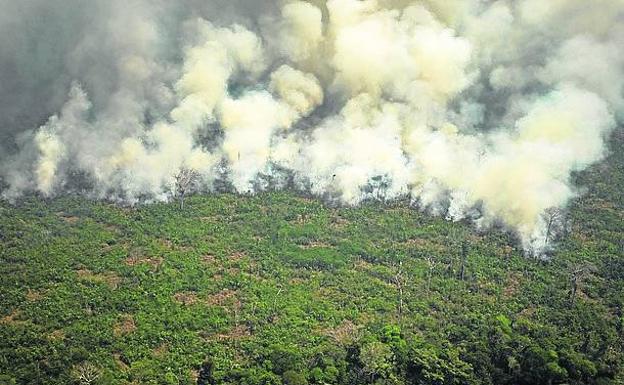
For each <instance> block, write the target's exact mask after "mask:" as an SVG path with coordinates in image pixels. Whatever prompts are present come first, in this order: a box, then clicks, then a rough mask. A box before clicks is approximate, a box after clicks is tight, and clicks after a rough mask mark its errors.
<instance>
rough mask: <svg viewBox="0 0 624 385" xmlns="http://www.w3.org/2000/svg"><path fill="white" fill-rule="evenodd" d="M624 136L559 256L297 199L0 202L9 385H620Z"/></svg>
mask: <svg viewBox="0 0 624 385" xmlns="http://www.w3.org/2000/svg"><path fill="white" fill-rule="evenodd" d="M623 146H624V136H623V135H622V133H621V132H620V133H617V134H615V135H614V137H613V139H612V141H611V155H609V157H608V158H607V159H606V160H605V161H603V162H601V163H599V164H596V165H594V166H592V167H591V168H589V169H588V170H586V171H583V172H581V173H578V174H577V175H575V176H574V178H575V183H576V185H577V186H578V188H579V190H580V191H581V192H582V194H581V195H580V196H579V197H578V198H577V199H576V200H574V201H573V202H572V203H571V205H570V207H569V208H568V210H567V214H566V221H565V231H564V232H563V234H562V235H561V236H560V237H559V239H558V240H557V244H556V248H555V249H554V250H553V251H552V253H551V254H550V255H549V256H548V258H540V259H536V258H527V257H525V256H524V255H523V252H522V250H521V247H520V246H519V245H518V241H517V239H515V237H514V236H513V234H510V233H509V232H508V231H506V230H505V229H504V228H502V227H501V228H498V227H493V228H489V229H481V230H479V229H476V228H475V227H474V226H472V225H471V224H470V223H453V222H449V221H446V220H444V219H443V218H440V217H433V216H431V215H428V214H427V213H423V212H422V211H420V210H418V209H416V208H414V207H411V206H410V205H409V202H402V201H401V202H385V203H381V202H368V203H366V204H364V205H362V206H360V207H334V206H332V205H328V204H326V203H324V202H323V201H321V200H318V199H312V198H308V197H303V196H302V195H301V194H297V193H296V192H271V191H269V192H265V193H261V194H257V195H254V196H238V195H233V194H225V193H223V194H214V195H201V196H192V197H189V198H188V199H187V202H186V205H185V207H184V209H183V210H180V209H179V207H178V206H177V205H176V203H169V204H166V203H156V204H146V205H138V206H135V207H123V206H120V205H115V204H113V203H106V202H101V201H91V200H87V199H85V198H80V197H75V196H64V197H59V198H55V199H49V200H44V199H42V198H39V197H34V196H30V197H26V198H23V199H22V200H20V201H18V202H16V203H15V204H9V203H6V202H5V203H1V204H0V218H1V219H0V384H137V385H138V384H172V385H173V384H200V385H217V384H246V385H256V384H257V385H260V384H275V385H279V384H284V385H305V384H344V385H355V384H397V385H398V384H421V385H425V384H426V385H446V384H449V385H451V384H457V385H459V384H474V385H477V384H488V385H506V384H508V385H538V384H624V349H623V343H624V340H623V338H624V330H623V328H624V316H623V314H622V312H623V306H624V196H623V194H622V193H623V191H624V151H621V149H622V148H623Z"/></svg>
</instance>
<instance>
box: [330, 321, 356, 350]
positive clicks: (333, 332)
mask: <svg viewBox="0 0 624 385" xmlns="http://www.w3.org/2000/svg"><path fill="white" fill-rule="evenodd" d="M323 334H324V335H326V336H328V337H331V338H333V339H334V340H335V341H336V342H338V343H339V344H341V345H347V344H349V343H351V342H353V341H355V340H356V339H357V338H358V336H359V334H360V327H359V326H358V325H356V324H354V323H353V322H351V321H349V320H344V321H342V323H341V324H340V325H338V326H337V327H335V328H333V329H325V330H324V332H323Z"/></svg>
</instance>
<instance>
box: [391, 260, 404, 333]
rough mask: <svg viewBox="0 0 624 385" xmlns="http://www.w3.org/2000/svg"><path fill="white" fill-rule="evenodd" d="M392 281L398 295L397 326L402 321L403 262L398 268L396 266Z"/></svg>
mask: <svg viewBox="0 0 624 385" xmlns="http://www.w3.org/2000/svg"><path fill="white" fill-rule="evenodd" d="M393 281H394V284H395V285H396V288H397V292H398V295H399V298H398V300H399V303H398V309H397V310H398V316H399V317H398V318H399V324H401V321H402V319H403V285H404V278H403V261H400V262H399V264H398V266H397V270H396V274H395V275H394V277H393Z"/></svg>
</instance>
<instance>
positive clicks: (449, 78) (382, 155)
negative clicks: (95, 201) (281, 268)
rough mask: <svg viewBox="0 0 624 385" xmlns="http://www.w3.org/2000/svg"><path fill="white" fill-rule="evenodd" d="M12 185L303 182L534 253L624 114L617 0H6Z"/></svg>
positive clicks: (160, 196)
mask: <svg viewBox="0 0 624 385" xmlns="http://www.w3.org/2000/svg"><path fill="white" fill-rule="evenodd" d="M0 7H1V8H2V9H3V12H2V14H1V15H0V87H1V88H0V139H2V143H3V144H2V145H1V147H0V175H1V178H2V182H3V184H4V190H3V195H4V197H5V198H6V199H15V198H17V197H19V196H20V195H21V194H23V193H25V192H38V193H40V194H42V195H44V196H54V195H58V194H62V193H63V192H64V191H68V190H78V191H81V192H82V193H84V194H87V195H89V196H93V197H97V198H103V199H112V200H117V201H122V202H126V203H134V202H138V201H153V200H167V199H170V198H171V193H172V190H173V184H174V175H175V174H176V172H177V171H178V170H180V169H181V168H183V167H184V168H191V169H194V170H195V171H196V172H197V173H198V174H199V175H201V188H202V189H203V190H204V191H207V192H210V191H214V190H215V189H218V188H224V187H223V186H226V188H230V189H233V190H235V191H238V192H241V193H248V192H255V191H258V190H261V189H264V188H275V187H282V186H287V185H290V186H291V187H294V188H297V189H300V190H302V191H306V192H310V193H313V194H315V195H318V196H321V197H324V198H326V199H329V200H332V201H335V202H339V203H343V204H358V203H359V202H361V201H362V200H364V199H369V198H373V199H383V200H389V199H396V198H400V197H406V196H408V197H410V198H411V199H412V200H413V202H414V204H415V205H418V206H419V207H421V208H423V209H426V210H429V211H431V212H432V213H435V214H440V215H445V216H446V217H447V218H448V219H450V220H461V219H465V218H466V219H470V220H472V221H474V222H475V223H477V225H479V226H489V225H491V224H492V223H494V222H502V223H504V224H506V225H507V226H508V227H509V228H511V229H513V230H514V231H516V232H517V233H518V234H519V236H520V238H521V239H522V242H523V246H524V247H525V249H526V250H527V251H532V252H537V253H540V252H542V251H543V250H544V248H545V247H547V246H548V245H547V244H546V242H544V238H545V237H547V235H546V234H545V233H546V231H547V229H546V228H547V224H546V220H545V219H544V214H545V213H546V212H547V211H548V210H549V209H552V208H561V207H564V206H565V205H566V203H567V202H568V201H569V199H570V198H572V197H574V196H575V194H577V191H575V188H574V186H573V185H572V184H571V181H570V175H571V173H572V172H574V171H577V170H582V169H583V168H585V167H587V166H588V165H590V164H592V163H594V162H596V161H599V160H600V159H601V158H602V157H603V156H604V154H605V151H606V150H605V139H606V137H607V136H608V134H609V133H610V132H611V131H612V130H614V129H615V128H616V126H617V124H618V123H619V122H621V120H622V118H624V48H623V47H624V38H623V37H624V3H622V1H621V0H596V1H593V2H592V3H591V5H590V4H589V3H588V2H587V1H585V0H552V1H543V0H515V1H512V0H508V1H505V0H498V1H484V0H455V1H448V0H444V1H442V0H421V1H416V0H414V1H408V0H364V1H360V0H327V1H324V0H315V1H283V2H276V1H268V0H267V1H253V2H251V1H243V0H240V1H231V0H229V1H226V0H219V1H211V2H205V1H197V0H177V1H164V0H162V1H160V0H158V1H147V0H130V1H128V0H124V1H121V0H112V1H111V0H106V1H104V0H102V1H99V0H94V1H90V2H84V1H77V0H21V1H12V0H0Z"/></svg>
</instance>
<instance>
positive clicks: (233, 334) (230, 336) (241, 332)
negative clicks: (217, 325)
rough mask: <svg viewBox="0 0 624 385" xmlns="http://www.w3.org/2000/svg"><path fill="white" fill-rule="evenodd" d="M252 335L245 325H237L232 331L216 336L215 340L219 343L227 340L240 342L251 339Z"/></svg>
mask: <svg viewBox="0 0 624 385" xmlns="http://www.w3.org/2000/svg"><path fill="white" fill-rule="evenodd" d="M250 335H251V331H250V330H249V328H248V327H247V326H245V325H237V326H235V327H233V328H232V329H230V331H228V332H227V333H220V334H217V335H215V338H216V339H217V340H219V341H226V340H240V339H242V338H245V337H249V336H250Z"/></svg>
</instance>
